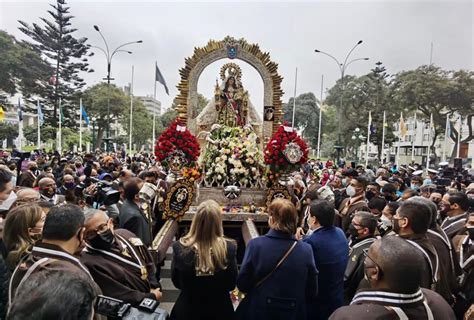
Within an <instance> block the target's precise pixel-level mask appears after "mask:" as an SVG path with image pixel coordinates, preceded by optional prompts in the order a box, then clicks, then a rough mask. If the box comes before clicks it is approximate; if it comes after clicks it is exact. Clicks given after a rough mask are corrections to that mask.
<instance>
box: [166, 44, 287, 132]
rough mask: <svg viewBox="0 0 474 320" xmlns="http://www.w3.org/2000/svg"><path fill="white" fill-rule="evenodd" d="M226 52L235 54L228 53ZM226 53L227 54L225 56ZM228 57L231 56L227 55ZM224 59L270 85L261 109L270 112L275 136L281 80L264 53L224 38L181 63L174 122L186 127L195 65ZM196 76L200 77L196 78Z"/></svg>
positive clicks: (272, 63) (256, 46)
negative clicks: (243, 66) (236, 62)
mask: <svg viewBox="0 0 474 320" xmlns="http://www.w3.org/2000/svg"><path fill="white" fill-rule="evenodd" d="M229 48H233V49H235V51H233V52H232V51H229ZM229 52H230V53H229ZM231 53H235V54H233V55H231ZM225 58H231V59H239V60H243V61H245V62H247V63H249V64H250V65H252V66H253V67H254V68H255V69H257V71H258V72H259V73H260V75H261V76H262V78H263V79H264V82H265V79H267V81H271V89H272V90H271V92H272V97H271V104H272V105H268V104H269V103H268V102H269V101H270V99H268V100H267V102H265V103H264V106H265V107H273V108H274V120H273V124H272V131H273V132H276V131H277V130H278V127H279V126H280V125H281V123H282V120H283V111H282V101H281V97H282V95H283V90H282V89H281V82H282V80H283V78H282V77H281V76H280V75H279V74H278V64H277V63H275V62H273V61H272V60H271V59H270V54H269V53H268V52H262V51H261V50H260V47H259V45H258V44H249V43H248V42H247V41H246V40H245V39H239V40H235V39H234V38H232V37H229V36H227V37H226V38H224V39H223V40H221V41H215V40H210V41H209V42H208V43H207V45H206V46H204V47H198V48H194V53H193V55H192V56H191V57H189V58H186V59H185V65H184V67H183V68H181V69H180V70H179V74H180V76H181V81H180V82H179V84H178V85H177V88H178V91H179V94H178V96H177V97H176V99H175V102H176V104H175V106H176V107H175V109H176V111H177V113H178V118H179V120H181V121H182V122H184V123H188V110H189V108H188V107H189V106H188V103H189V97H190V94H191V91H190V75H191V73H192V71H193V69H194V68H196V67H197V65H198V64H201V65H200V68H202V62H203V61H205V63H204V64H205V67H207V66H208V65H209V64H211V63H213V62H215V61H217V60H220V59H225ZM198 76H200V74H198ZM268 138H269V137H268Z"/></svg>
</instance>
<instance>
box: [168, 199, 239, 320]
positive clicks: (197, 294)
mask: <svg viewBox="0 0 474 320" xmlns="http://www.w3.org/2000/svg"><path fill="white" fill-rule="evenodd" d="M236 250H237V247H236V245H235V243H234V242H233V241H232V240H229V239H227V238H225V237H224V234H223V227H222V217H221V208H220V206H219V205H218V204H217V203H216V202H215V201H213V200H207V201H204V202H203V203H201V204H200V205H199V207H198V208H197V212H196V214H195V216H194V218H193V222H192V223H191V228H190V230H189V232H188V234H187V235H185V236H184V237H182V238H181V239H180V240H179V241H176V242H175V243H174V244H173V261H172V262H171V279H172V281H173V284H174V285H175V287H176V288H178V289H180V290H181V292H180V294H179V297H178V299H177V301H176V303H175V305H174V308H173V310H172V312H171V319H173V320H181V319H195V320H198V319H201V320H204V319H205V320H213V319H215V320H217V319H226V320H232V319H234V309H233V307H232V302H231V300H230V295H229V291H231V290H233V289H234V288H235V281H236V278H237V261H236V257H235V255H236Z"/></svg>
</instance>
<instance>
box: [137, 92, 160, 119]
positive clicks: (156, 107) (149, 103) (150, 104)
mask: <svg viewBox="0 0 474 320" xmlns="http://www.w3.org/2000/svg"><path fill="white" fill-rule="evenodd" d="M137 98H139V99H140V100H141V101H142V102H143V105H144V106H145V108H146V109H147V111H148V112H149V113H150V114H151V115H153V113H154V112H155V114H156V116H159V115H160V114H161V102H160V101H158V100H156V99H154V98H153V97H151V96H145V97H137Z"/></svg>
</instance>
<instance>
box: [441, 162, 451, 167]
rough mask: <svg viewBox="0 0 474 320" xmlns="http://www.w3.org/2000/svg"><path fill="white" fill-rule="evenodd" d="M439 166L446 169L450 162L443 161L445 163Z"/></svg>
mask: <svg viewBox="0 0 474 320" xmlns="http://www.w3.org/2000/svg"><path fill="white" fill-rule="evenodd" d="M439 166H440V167H446V166H449V162H448V161H443V162H440V163H439Z"/></svg>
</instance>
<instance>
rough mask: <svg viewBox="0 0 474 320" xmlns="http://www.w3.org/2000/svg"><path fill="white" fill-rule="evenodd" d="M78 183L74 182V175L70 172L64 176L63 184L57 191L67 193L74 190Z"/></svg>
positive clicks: (62, 193)
mask: <svg viewBox="0 0 474 320" xmlns="http://www.w3.org/2000/svg"><path fill="white" fill-rule="evenodd" d="M75 187H76V183H75V182H74V177H73V176H72V175H70V174H65V175H64V176H63V178H62V185H61V186H60V187H59V188H58V191H57V193H58V194H61V195H63V196H64V195H66V193H67V192H68V191H74V188H75Z"/></svg>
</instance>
